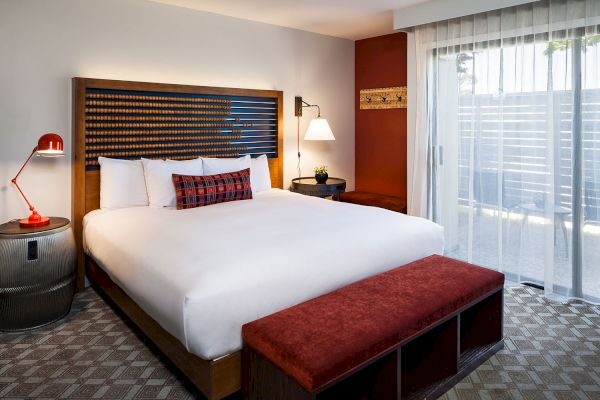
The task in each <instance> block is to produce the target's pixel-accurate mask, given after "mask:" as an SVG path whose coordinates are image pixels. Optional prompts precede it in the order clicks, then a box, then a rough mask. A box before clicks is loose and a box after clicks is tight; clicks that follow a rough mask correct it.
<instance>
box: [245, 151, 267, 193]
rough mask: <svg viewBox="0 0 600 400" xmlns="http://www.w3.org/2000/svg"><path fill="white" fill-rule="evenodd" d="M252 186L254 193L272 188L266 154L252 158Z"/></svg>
mask: <svg viewBox="0 0 600 400" xmlns="http://www.w3.org/2000/svg"><path fill="white" fill-rule="evenodd" d="M250 186H251V187H252V193H258V192H262V191H265V190H269V189H271V174H270V173H269V161H268V159H267V156H266V155H264V154H263V155H261V156H258V157H256V158H253V159H252V165H251V166H250Z"/></svg>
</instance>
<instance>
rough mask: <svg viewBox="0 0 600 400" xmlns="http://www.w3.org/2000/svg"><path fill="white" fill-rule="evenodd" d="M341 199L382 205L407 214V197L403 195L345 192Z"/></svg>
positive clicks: (349, 201)
mask: <svg viewBox="0 0 600 400" xmlns="http://www.w3.org/2000/svg"><path fill="white" fill-rule="evenodd" d="M339 200H340V201H343V202H345V203H353V204H360V205H363V206H372V207H380V208H385V209H387V210H392V211H396V212H401V213H404V214H406V199H405V198H402V197H395V196H387V195H384V194H377V193H370V192H345V193H342V194H340V199H339Z"/></svg>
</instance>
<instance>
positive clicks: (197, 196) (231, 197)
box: [173, 168, 252, 210]
mask: <svg viewBox="0 0 600 400" xmlns="http://www.w3.org/2000/svg"><path fill="white" fill-rule="evenodd" d="M173 184H174V185H175V197H176V198H177V209H178V210H182V209H184V208H195V207H202V206H208V205H211V204H217V203H224V202H226V201H235V200H247V199H251V198H252V189H250V168H246V169H243V170H241V171H236V172H229V173H226V174H217V175H206V176H191V175H175V174H173Z"/></svg>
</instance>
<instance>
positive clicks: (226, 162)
mask: <svg viewBox="0 0 600 400" xmlns="http://www.w3.org/2000/svg"><path fill="white" fill-rule="evenodd" d="M250 164H251V161H250V156H249V155H247V156H243V157H239V158H213V157H202V166H203V168H204V175H215V174H225V173H227V172H236V171H241V170H243V169H246V168H250ZM250 180H251V181H252V171H250Z"/></svg>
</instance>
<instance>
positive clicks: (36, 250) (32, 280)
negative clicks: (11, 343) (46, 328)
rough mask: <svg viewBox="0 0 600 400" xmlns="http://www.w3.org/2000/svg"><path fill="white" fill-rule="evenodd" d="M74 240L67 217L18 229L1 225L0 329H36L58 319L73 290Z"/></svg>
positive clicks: (13, 224)
mask: <svg viewBox="0 0 600 400" xmlns="http://www.w3.org/2000/svg"><path fill="white" fill-rule="evenodd" d="M75 267H76V254H75V238H74V237H73V231H72V230H71V223H70V222H69V220H68V219H66V218H50V224H49V225H45V226H40V227H35V228H21V227H20V226H19V222H18V221H13V222H8V223H6V224H2V225H0V330H1V331H18V330H24V329H32V328H37V327H39V326H42V325H46V324H49V323H51V322H54V321H56V320H59V319H60V318H62V317H63V316H65V315H66V314H67V313H68V312H69V310H70V308H71V302H72V300H73V294H74V293H75V269H76V268H75Z"/></svg>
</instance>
